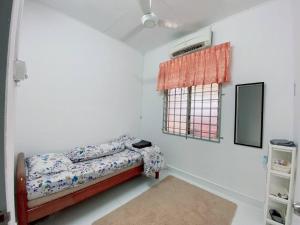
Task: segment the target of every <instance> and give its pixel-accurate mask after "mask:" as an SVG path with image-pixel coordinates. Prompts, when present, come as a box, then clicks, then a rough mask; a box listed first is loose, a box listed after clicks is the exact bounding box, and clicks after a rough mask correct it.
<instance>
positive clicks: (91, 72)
mask: <svg viewBox="0 0 300 225" xmlns="http://www.w3.org/2000/svg"><path fill="white" fill-rule="evenodd" d="M19 55H20V58H21V59H23V60H25V61H26V62H27V67H28V68H27V69H28V74H29V79H28V80H26V81H24V82H22V83H21V84H20V86H19V88H18V90H17V109H16V111H17V115H16V117H17V121H16V123H17V127H16V132H17V134H16V149H17V152H21V151H23V152H25V153H26V154H31V153H41V152H53V151H64V150H68V149H70V148H72V147H74V146H77V145H81V144H93V143H101V142H103V141H106V140H108V139H110V138H112V137H116V136H118V135H121V134H123V133H130V134H137V133H138V131H139V124H140V113H141V94H142V83H141V75H142V69H143V56H142V55H140V53H138V52H136V51H135V50H133V49H131V48H129V47H128V46H126V45H124V44H122V43H121V42H118V41H116V40H114V39H111V38H110V37H108V36H105V35H104V34H102V33H99V32H98V31H96V30H94V29H92V28H90V27H87V26H86V25H84V24H82V23H80V22H78V21H76V20H74V19H72V18H70V17H67V16H65V15H63V14H61V13H60V12H58V11H55V10H53V9H51V8H48V7H47V6H44V5H41V4H40V3H36V2H33V1H28V0H27V1H26V2H25V8H24V16H23V21H22V27H21V40H20V54H19Z"/></svg>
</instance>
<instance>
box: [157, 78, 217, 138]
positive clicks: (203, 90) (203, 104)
mask: <svg viewBox="0 0 300 225" xmlns="http://www.w3.org/2000/svg"><path fill="white" fill-rule="evenodd" d="M220 90H221V86H220V85H219V84H209V85H198V86H193V87H189V88H174V89H170V90H167V91H165V95H164V116H163V132H164V133H168V134H174V135H179V136H184V137H186V138H197V139H203V140H209V141H215V142H218V141H219V140H220V129H219V128H220V126H219V124H220V101H221V94H220V93H221V91H220Z"/></svg>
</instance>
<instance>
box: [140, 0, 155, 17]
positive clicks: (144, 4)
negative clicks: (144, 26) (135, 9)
mask: <svg viewBox="0 0 300 225" xmlns="http://www.w3.org/2000/svg"><path fill="white" fill-rule="evenodd" d="M138 1H139V3H140V6H141V9H142V10H143V12H144V14H150V13H151V12H152V11H151V4H152V1H151V0H138Z"/></svg>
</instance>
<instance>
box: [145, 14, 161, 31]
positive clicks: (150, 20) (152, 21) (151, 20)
mask: <svg viewBox="0 0 300 225" xmlns="http://www.w3.org/2000/svg"><path fill="white" fill-rule="evenodd" d="M142 23H143V25H144V27H146V28H153V27H155V26H156V25H157V23H158V17H157V16H156V15H155V14H154V13H149V14H145V15H144V16H143V17H142Z"/></svg>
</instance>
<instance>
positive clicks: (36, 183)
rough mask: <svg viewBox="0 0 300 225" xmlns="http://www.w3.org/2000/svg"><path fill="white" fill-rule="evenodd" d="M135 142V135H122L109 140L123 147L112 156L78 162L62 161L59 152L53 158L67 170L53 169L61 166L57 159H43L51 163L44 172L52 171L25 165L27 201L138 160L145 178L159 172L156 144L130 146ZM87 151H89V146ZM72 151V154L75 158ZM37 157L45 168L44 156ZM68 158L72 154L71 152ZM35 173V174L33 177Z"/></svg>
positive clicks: (102, 174) (160, 165)
mask: <svg viewBox="0 0 300 225" xmlns="http://www.w3.org/2000/svg"><path fill="white" fill-rule="evenodd" d="M139 141H140V139H138V138H135V137H130V136H127V135H123V136H121V137H119V138H117V139H115V140H113V142H114V143H120V146H121V145H122V146H125V150H123V151H121V152H118V153H115V154H112V155H108V156H104V157H100V158H96V159H92V160H87V161H82V162H76V163H72V162H71V163H66V162H65V161H66V159H63V156H61V155H59V156H60V157H59V158H57V161H58V162H59V163H63V164H64V166H66V167H67V169H66V168H65V167H64V170H61V171H56V170H57V168H61V166H60V167H57V163H58V162H57V163H55V162H52V163H50V164H49V162H47V163H46V164H47V165H50V166H52V165H54V166H53V168H51V169H49V168H46V169H45V168H44V170H45V171H46V172H47V171H55V173H49V174H48V173H40V171H38V170H39V168H42V166H38V165H37V166H35V167H31V166H29V165H27V168H26V169H27V180H26V187H27V193H28V200H33V199H36V198H40V197H44V196H48V195H51V194H53V193H56V192H59V191H62V190H65V189H68V188H72V187H76V186H78V185H80V184H85V183H88V182H89V181H92V180H95V179H97V178H99V177H102V176H106V175H109V174H111V173H114V172H116V171H118V170H121V169H125V168H127V167H130V166H133V165H137V164H141V163H142V161H143V162H144V174H145V175H146V176H148V177H154V176H155V172H158V171H160V170H161V168H162V167H163V164H164V157H163V154H162V153H161V151H160V149H159V147H158V146H155V145H154V146H152V147H146V148H143V149H137V148H134V147H132V144H133V143H136V142H139ZM88 150H89V151H90V149H88ZM76 154H77V153H76ZM76 154H75V156H76V157H77V155H76ZM81 155H82V154H81ZM81 155H80V157H81ZM37 156H38V157H41V158H42V160H41V162H42V165H43V167H45V165H44V164H45V162H44V158H47V157H45V155H37ZM65 156H67V157H68V153H66V154H65ZM34 157H36V156H34ZM34 157H31V158H34ZM72 157H74V154H73V155H72ZM48 158H49V157H48ZM51 159H52V160H54V161H55V154H52V155H51ZM26 162H27V164H29V163H28V162H32V159H30V158H27V160H26ZM33 162H39V159H38V160H37V159H35V160H34V161H33ZM33 168H35V170H33ZM36 174H38V175H39V176H36ZM33 175H35V176H33Z"/></svg>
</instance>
